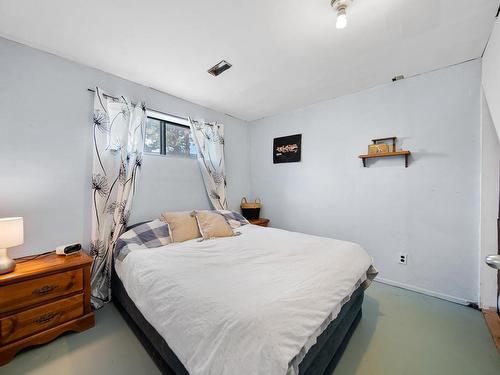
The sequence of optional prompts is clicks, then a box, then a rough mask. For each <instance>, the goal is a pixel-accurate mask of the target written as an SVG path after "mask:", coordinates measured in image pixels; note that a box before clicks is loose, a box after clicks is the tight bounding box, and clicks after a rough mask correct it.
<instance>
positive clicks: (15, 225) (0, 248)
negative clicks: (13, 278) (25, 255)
mask: <svg viewBox="0 0 500 375" xmlns="http://www.w3.org/2000/svg"><path fill="white" fill-rule="evenodd" d="M23 232H24V230H23V218H22V217H6V218H1V219H0V275H2V274H4V273H9V272H12V271H14V269H15V268H16V262H14V261H13V260H12V259H11V258H9V255H8V254H7V248H9V247H14V246H19V245H22V244H23V243H24V233H23Z"/></svg>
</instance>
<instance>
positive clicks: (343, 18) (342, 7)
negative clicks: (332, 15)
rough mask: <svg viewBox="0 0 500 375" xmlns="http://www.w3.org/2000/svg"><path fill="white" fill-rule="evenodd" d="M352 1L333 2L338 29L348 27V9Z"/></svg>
mask: <svg viewBox="0 0 500 375" xmlns="http://www.w3.org/2000/svg"><path fill="white" fill-rule="evenodd" d="M351 3H352V0H331V3H330V5H331V6H332V8H333V9H335V10H336V11H337V24H336V26H337V29H345V27H346V26H347V12H346V11H347V7H348V6H349V5H350V4H351Z"/></svg>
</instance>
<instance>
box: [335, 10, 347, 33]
mask: <svg viewBox="0 0 500 375" xmlns="http://www.w3.org/2000/svg"><path fill="white" fill-rule="evenodd" d="M336 26H337V29H345V27H346V26H347V15H346V13H345V8H342V9H339V11H338V13H337V25H336Z"/></svg>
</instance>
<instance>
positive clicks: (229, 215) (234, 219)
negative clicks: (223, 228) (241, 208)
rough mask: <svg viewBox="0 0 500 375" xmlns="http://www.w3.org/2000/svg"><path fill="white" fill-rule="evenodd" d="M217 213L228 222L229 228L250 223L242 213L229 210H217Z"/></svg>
mask: <svg viewBox="0 0 500 375" xmlns="http://www.w3.org/2000/svg"><path fill="white" fill-rule="evenodd" d="M217 212H218V213H219V214H221V215H222V216H224V218H225V219H226V221H227V222H228V223H229V225H230V226H231V228H233V229H235V228H239V227H241V226H243V225H247V224H250V223H249V222H248V220H247V219H245V218H244V217H243V215H242V214H240V213H239V212H236V211H229V210H217Z"/></svg>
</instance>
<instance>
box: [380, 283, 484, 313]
mask: <svg viewBox="0 0 500 375" xmlns="http://www.w3.org/2000/svg"><path fill="white" fill-rule="evenodd" d="M374 281H376V282H379V283H382V284H387V285H391V286H395V287H397V288H402V289H407V290H411V291H412V292H417V293H420V294H425V295H427V296H431V297H436V298H440V299H444V300H445V301H450V302H454V303H458V304H460V305H465V306H468V305H470V304H473V303H476V302H473V301H467V300H466V299H463V298H459V297H453V296H449V295H447V294H444V293H439V292H433V291H432V290H427V289H424V288H419V287H416V286H413V285H408V284H403V283H400V282H397V281H392V280H388V279H384V278H383V277H376V278H375V280H374Z"/></svg>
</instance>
